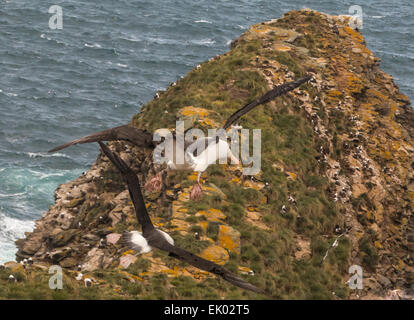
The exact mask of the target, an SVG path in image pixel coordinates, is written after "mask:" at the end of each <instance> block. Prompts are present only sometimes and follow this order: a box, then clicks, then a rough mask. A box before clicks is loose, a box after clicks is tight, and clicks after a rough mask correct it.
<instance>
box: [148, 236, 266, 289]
mask: <svg viewBox="0 0 414 320" xmlns="http://www.w3.org/2000/svg"><path fill="white" fill-rule="evenodd" d="M148 243H149V245H150V246H152V247H155V248H158V249H160V250H163V251H166V252H168V253H169V254H170V256H171V257H174V258H176V259H178V260H181V261H184V262H187V263H188V264H191V265H192V266H194V267H197V268H199V269H201V270H204V271H208V272H211V273H214V274H216V275H218V276H220V277H222V278H223V279H224V280H226V281H228V282H230V283H232V284H234V285H235V286H238V287H240V288H243V289H246V290H250V291H253V292H256V293H261V294H264V291H263V290H262V289H259V288H258V287H256V286H254V285H252V284H250V283H248V282H247V281H244V280H243V279H241V278H239V277H238V276H236V275H235V274H234V273H232V272H230V271H228V270H227V269H225V268H223V267H222V266H219V265H218V264H216V263H214V262H211V261H209V260H206V259H203V258H201V257H199V256H197V255H195V254H193V253H191V252H188V251H187V250H184V249H181V248H179V247H176V246H173V245H171V244H170V243H168V242H167V241H166V240H165V239H163V238H162V239H158V240H157V241H148Z"/></svg>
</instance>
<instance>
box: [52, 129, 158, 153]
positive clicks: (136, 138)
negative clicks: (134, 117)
mask: <svg viewBox="0 0 414 320" xmlns="http://www.w3.org/2000/svg"><path fill="white" fill-rule="evenodd" d="M114 140H126V141H129V142H131V143H132V144H134V145H136V146H138V147H141V148H146V147H147V148H148V147H153V146H154V145H153V141H152V134H151V133H149V132H148V131H146V130H142V129H138V128H135V127H133V126H130V125H124V126H120V127H115V128H112V129H108V130H104V131H100V132H96V133H92V134H90V135H88V136H85V137H82V138H80V139H76V140H73V141H71V142H68V143H65V144H63V145H61V146H59V147H56V148H53V149H52V150H49V152H56V151H59V150H62V149H65V148H67V147H70V146H73V145H75V144H83V143H91V142H98V141H114Z"/></svg>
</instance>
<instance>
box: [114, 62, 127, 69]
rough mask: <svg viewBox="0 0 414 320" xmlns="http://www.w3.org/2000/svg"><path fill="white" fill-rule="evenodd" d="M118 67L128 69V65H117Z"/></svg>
mask: <svg viewBox="0 0 414 320" xmlns="http://www.w3.org/2000/svg"><path fill="white" fill-rule="evenodd" d="M116 65H117V66H118V67H121V68H128V65H127V64H122V63H117V64H116Z"/></svg>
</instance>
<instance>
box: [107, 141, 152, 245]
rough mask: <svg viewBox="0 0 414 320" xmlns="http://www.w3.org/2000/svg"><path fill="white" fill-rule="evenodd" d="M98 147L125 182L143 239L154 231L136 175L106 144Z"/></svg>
mask: <svg viewBox="0 0 414 320" xmlns="http://www.w3.org/2000/svg"><path fill="white" fill-rule="evenodd" d="M99 145H100V146H101V148H102V151H103V152H104V153H105V154H106V156H107V157H108V158H109V160H111V162H112V163H113V164H114V165H115V166H116V167H117V168H118V170H119V171H120V172H121V174H122V176H123V178H124V180H125V182H126V183H127V184H128V190H129V194H130V196H131V199H132V202H133V203H134V206H135V213H136V216H137V219H138V222H139V224H140V225H141V226H142V234H143V236H144V237H145V236H146V235H148V234H150V233H151V231H153V230H155V228H154V226H153V224H152V222H151V219H150V217H149V215H148V211H147V208H146V207H145V202H144V198H143V196H142V192H141V186H140V183H139V180H138V177H137V175H136V174H135V172H134V171H132V169H131V168H130V167H128V166H127V165H126V163H125V162H124V161H123V160H122V159H121V158H119V157H118V156H117V155H116V154H114V153H113V152H112V151H111V150H110V149H109V148H108V146H107V145H106V144H104V143H102V142H100V141H99Z"/></svg>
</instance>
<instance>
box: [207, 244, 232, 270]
mask: <svg viewBox="0 0 414 320" xmlns="http://www.w3.org/2000/svg"><path fill="white" fill-rule="evenodd" d="M200 257H202V258H204V259H206V260H210V261H213V262H214V263H217V264H218V265H224V264H226V262H227V261H228V260H229V254H228V253H227V250H225V249H224V248H222V247H220V246H216V245H212V246H210V247H207V248H206V249H204V250H203V251H202V252H201V253H200Z"/></svg>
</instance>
